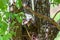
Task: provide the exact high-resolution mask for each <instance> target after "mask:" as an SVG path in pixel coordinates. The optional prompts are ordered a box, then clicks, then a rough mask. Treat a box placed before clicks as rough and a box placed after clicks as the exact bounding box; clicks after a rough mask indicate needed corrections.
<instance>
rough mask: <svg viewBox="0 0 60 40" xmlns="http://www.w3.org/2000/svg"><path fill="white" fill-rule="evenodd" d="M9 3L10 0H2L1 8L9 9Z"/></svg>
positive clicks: (0, 0) (0, 2)
mask: <svg viewBox="0 0 60 40" xmlns="http://www.w3.org/2000/svg"><path fill="white" fill-rule="evenodd" d="M7 3H8V0H0V9H1V10H3V11H4V10H6V9H7Z"/></svg>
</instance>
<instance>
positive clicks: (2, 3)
mask: <svg viewBox="0 0 60 40" xmlns="http://www.w3.org/2000/svg"><path fill="white" fill-rule="evenodd" d="M16 6H17V7H18V8H21V7H22V1H21V0H17V1H16ZM8 7H9V0H0V40H10V38H12V36H13V35H15V34H16V33H15V32H13V31H12V30H10V31H9V30H7V28H8V26H9V27H11V26H12V27H14V24H15V23H16V22H15V21H13V22H12V23H10V24H9V21H8V20H9V18H11V19H12V20H14V19H15V18H16V20H17V21H18V22H19V23H22V20H23V17H24V13H23V12H20V13H11V12H9V11H8V9H7V8H8ZM8 24H9V25H8Z"/></svg>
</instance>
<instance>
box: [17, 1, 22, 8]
mask: <svg viewBox="0 0 60 40" xmlns="http://www.w3.org/2000/svg"><path fill="white" fill-rule="evenodd" d="M16 6H17V7H18V8H21V7H22V0H17V2H16Z"/></svg>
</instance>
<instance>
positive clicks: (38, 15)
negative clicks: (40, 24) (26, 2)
mask: <svg viewBox="0 0 60 40" xmlns="http://www.w3.org/2000/svg"><path fill="white" fill-rule="evenodd" d="M23 7H24V8H25V9H27V10H28V11H30V12H31V14H34V15H35V16H37V17H38V18H42V19H44V20H47V21H48V22H51V23H52V24H53V25H54V26H56V28H57V29H58V30H60V25H58V24H57V23H56V22H55V21H54V20H53V19H51V18H49V17H47V16H45V15H42V14H40V13H37V12H35V11H33V10H31V8H29V7H28V6H23Z"/></svg>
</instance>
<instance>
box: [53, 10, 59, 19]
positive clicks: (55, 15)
mask: <svg viewBox="0 0 60 40" xmlns="http://www.w3.org/2000/svg"><path fill="white" fill-rule="evenodd" d="M59 12H60V10H59V11H57V12H56V14H55V15H54V17H53V19H54V18H55V17H56V15H57V14H58V13H59Z"/></svg>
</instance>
